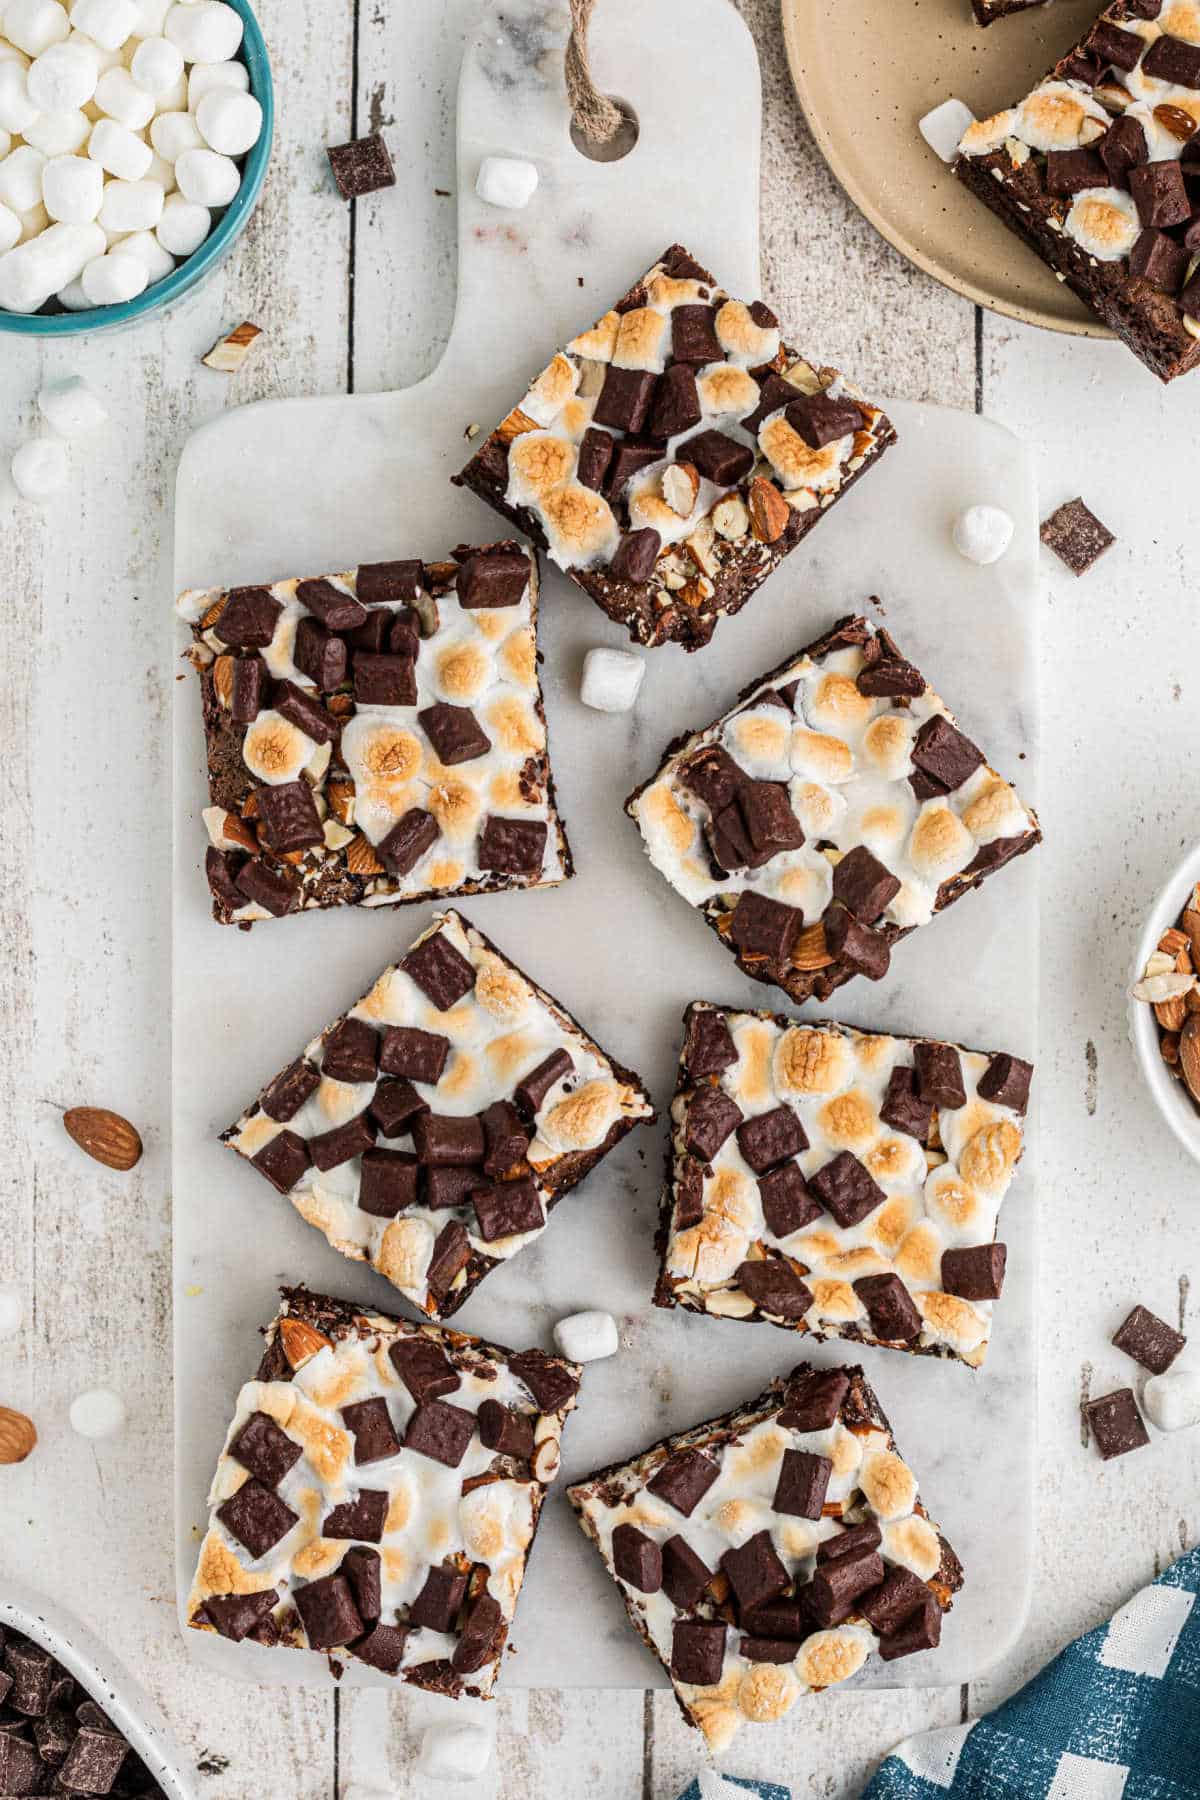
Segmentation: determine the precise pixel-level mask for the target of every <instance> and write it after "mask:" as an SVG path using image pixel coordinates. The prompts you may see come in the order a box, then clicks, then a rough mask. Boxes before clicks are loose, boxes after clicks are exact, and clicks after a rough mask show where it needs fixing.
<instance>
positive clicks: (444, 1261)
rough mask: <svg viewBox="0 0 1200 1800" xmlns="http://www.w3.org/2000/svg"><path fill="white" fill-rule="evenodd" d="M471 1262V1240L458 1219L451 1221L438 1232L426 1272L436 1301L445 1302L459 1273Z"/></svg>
mask: <svg viewBox="0 0 1200 1800" xmlns="http://www.w3.org/2000/svg"><path fill="white" fill-rule="evenodd" d="M470 1260H471V1240H470V1239H469V1238H468V1236H467V1234H466V1232H465V1231H464V1230H463V1228H462V1226H461V1225H460V1224H459V1222H458V1220H457V1219H450V1220H448V1221H447V1223H446V1224H445V1225H443V1226H442V1229H441V1230H440V1231H439V1232H438V1235H437V1238H436V1239H435V1241H434V1246H433V1254H432V1256H431V1257H430V1259H429V1267H428V1269H427V1270H426V1272H425V1285H426V1287H427V1288H428V1289H429V1292H430V1293H431V1294H432V1295H433V1298H434V1299H435V1300H439V1301H440V1300H444V1299H445V1298H446V1295H447V1294H448V1293H449V1292H450V1289H451V1288H452V1287H453V1285H454V1281H455V1278H456V1277H457V1275H458V1274H459V1271H460V1270H462V1269H465V1268H466V1266H467V1264H468V1263H469V1262H470Z"/></svg>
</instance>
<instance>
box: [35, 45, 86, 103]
mask: <svg viewBox="0 0 1200 1800" xmlns="http://www.w3.org/2000/svg"><path fill="white" fill-rule="evenodd" d="M99 79H100V59H99V58H98V57H97V55H96V53H95V51H94V50H92V49H89V47H88V46H87V45H86V44H84V43H81V42H75V43H72V42H71V41H70V40H69V39H68V40H67V41H66V42H65V43H61V44H51V46H50V48H49V49H48V50H43V51H42V54H41V55H40V56H38V57H35V59H34V60H33V62H31V63H30V65H29V67H28V69H27V70H26V71H25V86H26V88H27V90H28V93H29V98H30V99H31V100H32V101H33V103H34V105H35V106H36V107H37V108H38V110H39V111H40V112H44V113H47V112H49V113H60V112H73V111H74V110H75V109H76V108H77V107H80V106H86V105H87V103H88V101H89V100H90V99H91V97H92V95H93V94H94V93H95V91H96V83H97V81H98V80H99Z"/></svg>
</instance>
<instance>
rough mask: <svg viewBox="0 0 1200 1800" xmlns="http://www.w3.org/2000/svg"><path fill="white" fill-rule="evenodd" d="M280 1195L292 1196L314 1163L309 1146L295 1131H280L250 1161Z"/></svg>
mask: <svg viewBox="0 0 1200 1800" xmlns="http://www.w3.org/2000/svg"><path fill="white" fill-rule="evenodd" d="M250 1160H251V1161H252V1162H253V1164H254V1167H255V1168H256V1169H257V1170H258V1171H259V1173H260V1174H261V1175H265V1176H266V1178H267V1180H268V1181H269V1182H270V1183H271V1186H272V1187H273V1188H275V1190H276V1191H277V1192H278V1193H280V1194H290V1193H291V1191H292V1189H293V1188H294V1187H295V1185H296V1183H297V1182H298V1181H299V1179H300V1177H301V1176H302V1175H303V1173H304V1171H305V1169H307V1168H308V1166H309V1164H310V1163H311V1162H312V1157H311V1156H310V1155H309V1153H308V1145H307V1144H306V1143H305V1141H304V1139H303V1138H302V1137H299V1136H297V1134H296V1132H294V1131H280V1132H278V1133H277V1134H276V1136H275V1137H273V1138H272V1139H271V1140H270V1142H269V1143H266V1144H264V1145H263V1147H262V1149H261V1150H260V1151H259V1152H258V1154H257V1156H254V1157H251V1159H250Z"/></svg>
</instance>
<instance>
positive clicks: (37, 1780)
mask: <svg viewBox="0 0 1200 1800" xmlns="http://www.w3.org/2000/svg"><path fill="white" fill-rule="evenodd" d="M44 1773H45V1771H44V1770H43V1768H42V1760H41V1758H40V1757H39V1755H38V1753H37V1751H36V1750H35V1749H34V1747H33V1745H32V1744H28V1743H26V1742H25V1740H24V1739H23V1738H19V1737H17V1736H15V1735H14V1733H13V1732H11V1731H3V1730H0V1787H2V1788H3V1789H4V1791H5V1794H6V1795H18V1794H36V1793H37V1792H38V1790H39V1789H41V1788H42V1781H43V1776H44ZM60 1792H61V1790H60Z"/></svg>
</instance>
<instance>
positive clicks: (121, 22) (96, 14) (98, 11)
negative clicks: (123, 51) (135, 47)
mask: <svg viewBox="0 0 1200 1800" xmlns="http://www.w3.org/2000/svg"><path fill="white" fill-rule="evenodd" d="M137 20H138V9H137V7H136V6H135V5H134V0H75V4H74V6H73V7H72V9H71V23H72V25H73V26H74V27H75V29H76V31H82V32H83V33H84V35H85V36H87V37H90V38H91V39H92V40H93V41H94V42H95V43H97V44H99V45H100V47H101V49H102V50H119V49H120V48H121V46H122V44H123V43H124V42H125V40H126V38H127V37H128V36H129V35H130V33H131V32H132V30H133V28H134V26H135V25H136V24H137Z"/></svg>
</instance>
